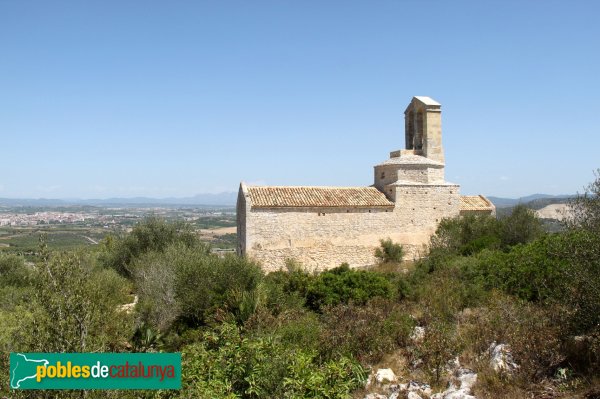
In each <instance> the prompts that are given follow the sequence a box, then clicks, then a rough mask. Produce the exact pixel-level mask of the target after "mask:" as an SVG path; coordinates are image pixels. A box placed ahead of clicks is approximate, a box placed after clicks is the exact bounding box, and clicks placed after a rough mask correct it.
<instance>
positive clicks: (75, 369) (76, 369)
mask: <svg viewBox="0 0 600 399" xmlns="http://www.w3.org/2000/svg"><path fill="white" fill-rule="evenodd" d="M71 375H72V376H73V378H79V376H80V375H81V367H79V366H73V368H72V369H71Z"/></svg>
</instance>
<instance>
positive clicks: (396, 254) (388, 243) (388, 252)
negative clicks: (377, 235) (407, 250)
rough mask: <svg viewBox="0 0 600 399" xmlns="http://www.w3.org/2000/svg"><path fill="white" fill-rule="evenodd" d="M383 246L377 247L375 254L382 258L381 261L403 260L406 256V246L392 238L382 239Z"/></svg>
mask: <svg viewBox="0 0 600 399" xmlns="http://www.w3.org/2000/svg"><path fill="white" fill-rule="evenodd" d="M379 242H380V243H381V247H380V248H377V249H375V256H376V257H377V258H379V259H380V260H381V262H384V263H388V262H397V263H400V262H402V258H403V257H404V248H402V245H400V244H395V243H393V242H392V240H391V239H389V238H388V239H387V240H380V241H379Z"/></svg>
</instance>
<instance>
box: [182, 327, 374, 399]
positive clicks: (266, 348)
mask: <svg viewBox="0 0 600 399" xmlns="http://www.w3.org/2000/svg"><path fill="white" fill-rule="evenodd" d="M182 363H183V364H182V370H183V376H182V383H183V389H182V391H181V395H182V396H184V395H185V396H186V397H199V398H212V397H215V398H216V397H218V398H274V397H278V398H304V397H311V398H349V397H350V392H352V391H353V390H354V389H356V388H358V387H359V386H361V385H362V384H363V383H364V381H365V380H366V374H365V371H364V370H363V368H362V367H361V366H360V365H359V364H358V363H356V362H355V361H353V360H351V359H349V358H344V357H341V358H337V359H332V360H330V361H327V362H324V363H320V362H319V359H318V356H317V354H316V352H314V351H309V350H299V349H295V348H293V347H288V346H286V345H283V344H282V342H281V341H280V340H279V339H278V338H277V337H276V336H267V337H252V336H245V335H244V334H243V332H242V331H241V329H240V328H239V327H237V326H236V325H234V324H230V323H224V324H222V325H220V326H218V327H216V328H215V329H214V330H210V331H207V332H206V333H205V334H204V336H203V340H202V341H201V342H199V343H196V344H192V345H189V346H186V347H185V348H184V349H183V355H182ZM184 392H185V394H184Z"/></svg>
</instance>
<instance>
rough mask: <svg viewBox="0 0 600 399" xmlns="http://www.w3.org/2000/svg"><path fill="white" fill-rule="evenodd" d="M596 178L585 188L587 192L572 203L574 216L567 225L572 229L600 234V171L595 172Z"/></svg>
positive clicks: (568, 220)
mask: <svg viewBox="0 0 600 399" xmlns="http://www.w3.org/2000/svg"><path fill="white" fill-rule="evenodd" d="M594 176H595V177H596V179H595V180H594V181H593V182H592V183H590V184H589V185H588V186H587V187H586V188H585V192H584V193H583V194H579V195H577V197H576V198H574V199H573V200H572V201H570V203H569V205H570V207H571V210H572V212H573V214H572V216H571V218H569V219H567V221H566V224H567V227H569V228H571V229H584V230H587V231H590V232H595V233H596V234H600V169H597V170H596V171H595V172H594Z"/></svg>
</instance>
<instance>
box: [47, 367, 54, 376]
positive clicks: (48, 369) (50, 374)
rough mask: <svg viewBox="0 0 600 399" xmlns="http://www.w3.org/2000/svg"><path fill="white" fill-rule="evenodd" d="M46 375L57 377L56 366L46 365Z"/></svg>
mask: <svg viewBox="0 0 600 399" xmlns="http://www.w3.org/2000/svg"><path fill="white" fill-rule="evenodd" d="M46 375H47V376H48V378H54V377H56V366H48V367H46Z"/></svg>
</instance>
